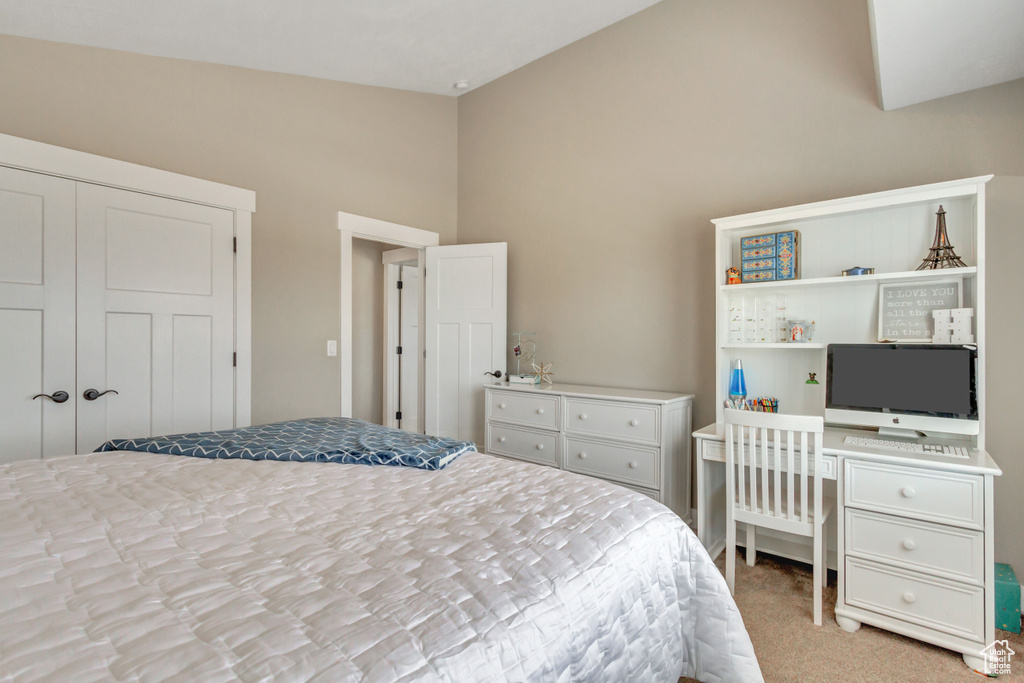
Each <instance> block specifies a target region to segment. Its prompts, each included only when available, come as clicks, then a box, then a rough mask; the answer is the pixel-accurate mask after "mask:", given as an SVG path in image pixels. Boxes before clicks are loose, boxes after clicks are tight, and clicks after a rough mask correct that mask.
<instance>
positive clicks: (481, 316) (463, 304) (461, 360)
mask: <svg viewBox="0 0 1024 683" xmlns="http://www.w3.org/2000/svg"><path fill="white" fill-rule="evenodd" d="M507 273H508V245H507V244H505V243H504V242H499V243H493V244H461V245H456V246H447V247H427V249H426V270H425V275H424V281H423V288H424V292H425V296H424V306H425V311H424V318H423V324H424V329H425V333H424V349H425V350H426V358H425V360H424V362H425V365H426V369H425V382H424V384H425V391H424V393H425V400H424V403H423V414H424V417H425V420H426V422H425V431H426V433H427V434H433V435H435V436H445V437H452V438H458V439H468V440H470V441H473V442H474V443H476V444H477V445H478V446H481V447H482V445H483V433H484V390H483V387H484V385H486V384H490V383H491V382H492V381H493V377H490V376H488V375H487V374H485V373H488V372H492V371H496V370H500V371H501V373H502V376H503V377H504V375H505V337H506V335H505V329H506V308H507Z"/></svg>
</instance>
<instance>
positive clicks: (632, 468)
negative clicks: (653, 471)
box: [629, 460, 636, 470]
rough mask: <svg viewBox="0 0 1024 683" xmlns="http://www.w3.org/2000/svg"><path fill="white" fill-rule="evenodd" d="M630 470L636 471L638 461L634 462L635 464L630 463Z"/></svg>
mask: <svg viewBox="0 0 1024 683" xmlns="http://www.w3.org/2000/svg"><path fill="white" fill-rule="evenodd" d="M629 469H631V470H635V469H636V460H634V461H633V462H631V463H629Z"/></svg>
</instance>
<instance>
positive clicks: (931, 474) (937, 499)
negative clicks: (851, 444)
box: [845, 459, 985, 529]
mask: <svg viewBox="0 0 1024 683" xmlns="http://www.w3.org/2000/svg"><path fill="white" fill-rule="evenodd" d="M982 484H983V477H981V476H977V475H970V474H960V473H958V472H940V471H936V470H927V469H920V468H916V467H903V466H900V465H888V464H883V463H874V462H866V461H862V460H849V459H848V460H847V461H846V488H845V492H846V505H847V506H848V507H857V508H863V509H865V510H876V511H878V512H889V513H892V514H896V515H902V516H905V517H915V518H917V519H924V520H930V521H934V522H941V523H943V524H952V525H956V526H963V527H967V528H971V529H981V528H983V524H984V521H985V520H984V509H985V506H984V500H983V496H984V486H983V485H982Z"/></svg>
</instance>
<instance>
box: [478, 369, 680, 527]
mask: <svg viewBox="0 0 1024 683" xmlns="http://www.w3.org/2000/svg"><path fill="white" fill-rule="evenodd" d="M692 400H693V396H692V395H691V394H672V393H666V392H660V391H641V390H635V389H611V388H607V387H590V386H579V385H572V384H553V385H550V386H546V387H543V388H541V387H534V386H520V385H508V384H495V385H492V386H488V387H486V408H485V409H486V414H487V434H486V436H485V451H486V452H487V453H489V454H492V455H500V456H503V457H506V458H515V459H517V460H526V461H528V462H533V463H537V464H541V465H550V466H551V467H557V468H559V469H565V470H569V471H572V472H578V473H580V474H586V475H589V476H592V477H597V478H599V479H605V480H607V481H611V482H614V483H616V484H619V485H621V486H625V487H627V488H631V489H634V490H636V491H639V492H640V493H643V494H645V495H648V496H650V497H651V498H654V499H655V500H657V501H660V502H662V503H664V504H665V505H667V506H668V507H669V508H671V509H672V510H674V511H675V512H676V514H678V515H679V516H680V517H682V518H683V519H684V520H686V521H687V522H689V521H690V417H691V402H692Z"/></svg>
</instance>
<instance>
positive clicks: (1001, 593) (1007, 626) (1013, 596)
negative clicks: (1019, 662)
mask: <svg viewBox="0 0 1024 683" xmlns="http://www.w3.org/2000/svg"><path fill="white" fill-rule="evenodd" d="M996 628H1001V629H1003V630H1004V631H1012V632H1014V633H1020V584H1019V583H1017V577H1016V576H1014V574H1013V567H1011V566H1010V565H1008V564H999V563H998V562H997V563H996Z"/></svg>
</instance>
